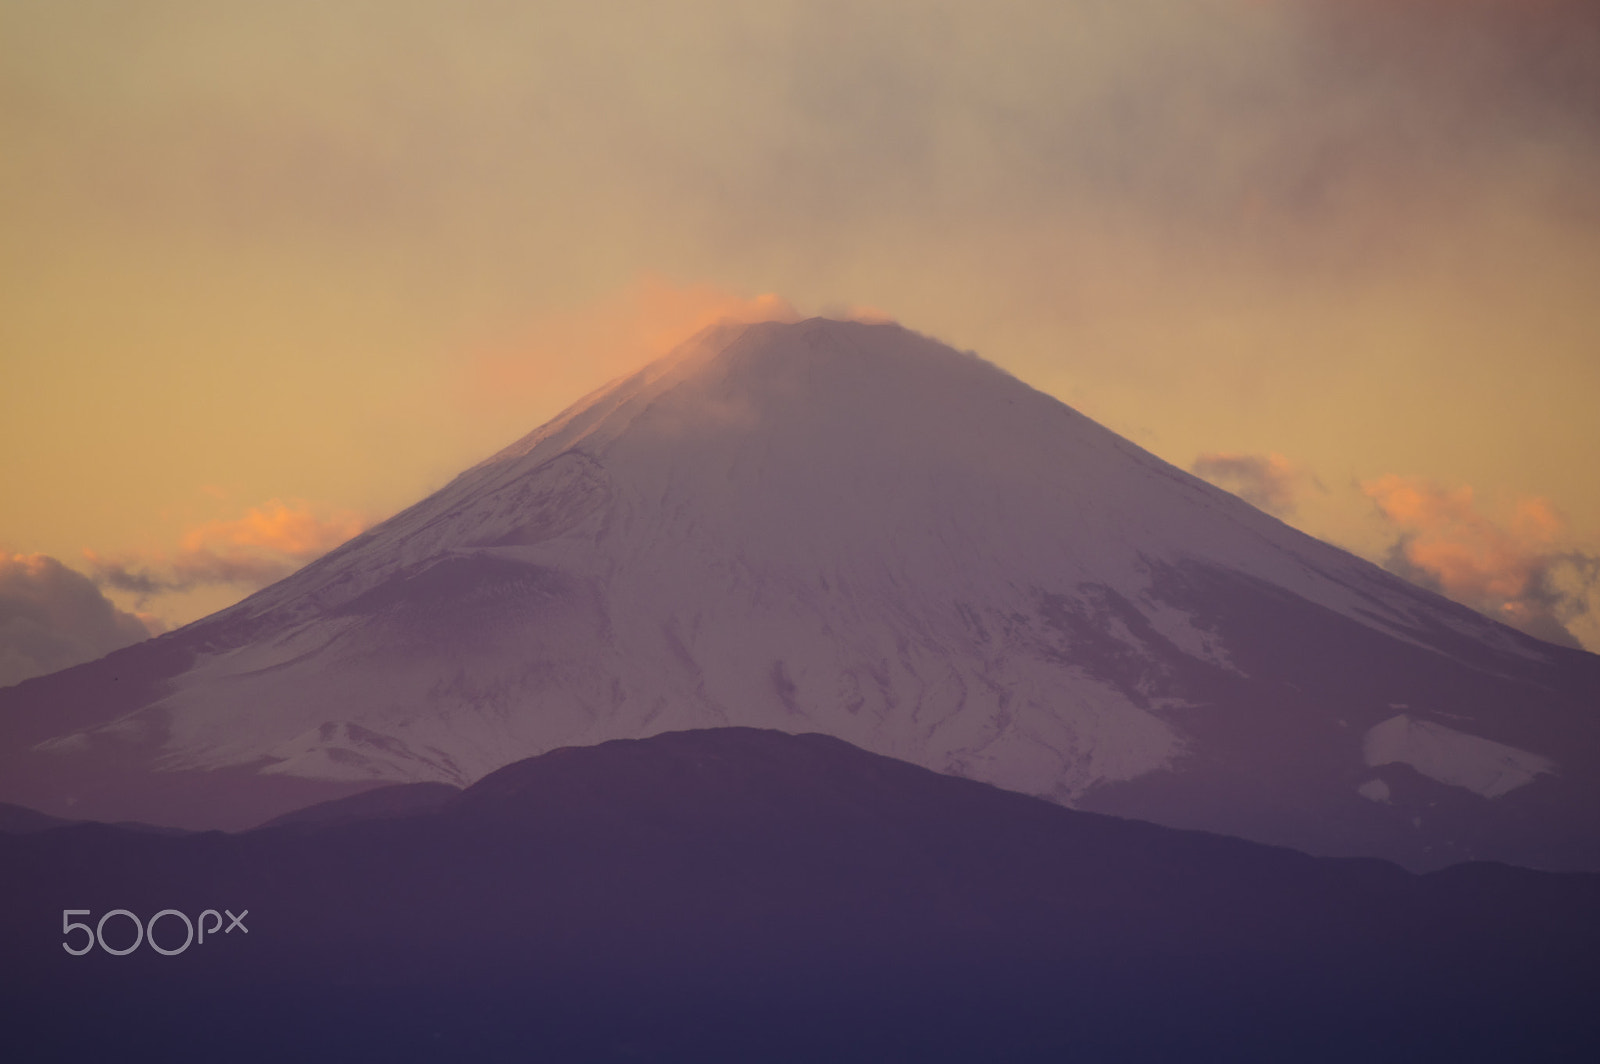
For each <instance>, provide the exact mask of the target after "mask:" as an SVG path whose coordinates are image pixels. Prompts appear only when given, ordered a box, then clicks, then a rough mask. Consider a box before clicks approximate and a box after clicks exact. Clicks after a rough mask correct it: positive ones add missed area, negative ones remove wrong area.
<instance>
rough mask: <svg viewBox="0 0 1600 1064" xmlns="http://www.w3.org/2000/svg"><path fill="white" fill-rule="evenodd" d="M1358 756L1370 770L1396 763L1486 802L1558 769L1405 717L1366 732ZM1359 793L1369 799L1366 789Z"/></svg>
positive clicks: (1542, 760)
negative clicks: (1407, 766) (1464, 790)
mask: <svg viewBox="0 0 1600 1064" xmlns="http://www.w3.org/2000/svg"><path fill="white" fill-rule="evenodd" d="M1361 752H1362V757H1363V760H1365V762H1366V764H1367V766H1368V767H1369V768H1376V767H1377V766H1379V765H1390V764H1394V763H1396V762H1398V763H1400V764H1404V765H1410V766H1411V767H1412V768H1414V769H1416V770H1417V771H1418V772H1420V773H1421V774H1422V775H1424V776H1426V777H1428V778H1429V779H1431V780H1434V781H1435V782H1437V783H1443V784H1445V785H1446V786H1450V787H1464V788H1465V789H1467V790H1469V791H1472V792H1473V793H1474V794H1481V795H1482V796H1483V797H1485V798H1498V797H1500V796H1501V795H1503V794H1509V793H1511V792H1512V791H1514V790H1516V789H1517V788H1518V787H1523V786H1526V785H1527V784H1529V783H1532V782H1533V780H1534V778H1535V777H1537V776H1540V775H1543V774H1545V773H1554V772H1555V771H1556V766H1555V762H1553V761H1551V760H1550V759H1549V758H1547V757H1541V756H1540V755H1538V754H1533V753H1529V752H1528V751H1526V750H1518V749H1517V748H1516V747H1514V746H1507V745H1506V744H1504V743H1497V742H1494V741H1493V740H1491V739H1484V738H1480V737H1479V736H1476V735H1468V734H1467V733H1466V732H1460V731H1456V730H1455V729H1454V728H1447V727H1445V726H1444V725H1443V724H1437V723H1435V722H1433V721H1429V720H1417V719H1416V718H1414V717H1411V716H1409V715H1407V714H1405V713H1401V714H1400V715H1399V716H1395V717H1390V718H1389V719H1388V720H1386V721H1383V722H1382V723H1381V724H1376V725H1373V727H1372V728H1370V729H1368V731H1367V734H1366V736H1365V738H1364V739H1363V740H1362V745H1361ZM1384 790H1385V792H1387V790H1388V788H1387V787H1385V788H1384ZM1362 794H1363V795H1364V796H1366V797H1372V795H1369V794H1367V792H1366V791H1363V792H1362ZM1385 796H1387V795H1385Z"/></svg>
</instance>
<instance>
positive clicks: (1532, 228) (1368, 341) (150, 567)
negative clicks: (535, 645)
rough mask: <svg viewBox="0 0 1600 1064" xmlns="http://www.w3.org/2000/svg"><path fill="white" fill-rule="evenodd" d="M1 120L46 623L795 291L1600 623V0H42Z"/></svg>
mask: <svg viewBox="0 0 1600 1064" xmlns="http://www.w3.org/2000/svg"><path fill="white" fill-rule="evenodd" d="M0 145H3V150H0V234H3V240H0V358H3V359H4V363H3V366H4V374H3V378H0V379H3V381H4V384H3V387H0V432H3V433H4V442H5V446H6V449H7V460H6V461H5V462H4V463H0V499H3V500H4V510H3V513H0V644H5V643H6V642H7V641H8V640H9V641H10V642H11V643H13V644H14V643H16V641H17V640H18V639H19V638H21V636H19V635H18V633H19V632H23V633H24V634H27V635H28V637H29V638H35V639H36V640H37V639H40V638H43V637H44V634H49V633H51V632H55V629H54V628H52V627H51V626H52V625H56V626H57V627H59V626H60V625H61V624H66V625H69V626H70V624H71V623H72V622H70V621H59V622H58V621H57V620H52V619H51V618H52V617H55V616H56V615H55V614H54V613H51V610H52V609H54V608H55V606H56V605H58V604H59V603H58V600H59V599H60V596H61V595H63V594H66V592H65V591H62V590H61V589H62V588H64V587H65V586H66V585H67V584H68V583H70V582H71V580H72V579H73V578H74V577H73V574H72V573H71V572H70V571H67V570H61V569H60V568H59V567H52V566H51V565H50V564H47V562H48V559H50V558H53V559H58V560H59V561H60V562H63V563H65V564H66V565H67V566H70V567H71V568H72V569H75V570H77V571H78V573H81V574H83V576H84V577H86V578H92V579H93V580H94V581H96V582H97V584H98V586H99V588H100V590H101V591H103V592H105V593H106V594H108V595H110V596H111V598H112V600H113V601H114V602H115V603H116V604H117V605H118V606H120V607H122V608H123V609H125V610H137V611H141V612H143V613H145V614H147V615H148V616H147V620H148V621H149V622H150V623H151V624H154V625H157V626H159V624H161V623H180V622H183V621H187V620H190V619H193V618H194V617H195V616H197V615H199V613H200V612H203V611H204V610H206V609H209V608H214V607H215V606H218V605H221V604H224V603H226V602H228V601H231V600H232V599H234V598H237V597H239V596H240V595H241V594H243V593H244V592H245V591H247V590H250V589H251V588H253V587H254V586H258V585H259V583H260V582H261V581H263V580H267V579H270V578H272V577H273V576H274V575H277V574H279V573H281V572H284V571H287V569H288V568H289V567H291V566H293V565H296V564H299V563H300V562H301V561H303V560H304V559H306V558H309V557H312V556H315V554H316V553H318V552H320V551H322V550H326V549H327V548H328V547H329V546H330V545H332V544H333V543H336V542H338V541H339V539H341V538H342V537H344V536H347V535H349V534H350V532H351V531H352V530H354V529H357V528H359V527H361V526H362V524H363V523H366V522H370V521H371V520H374V519H376V518H381V517H383V516H386V515H387V514H389V513H391V512H393V511H394V510H395V509H397V508H399V507H400V506H402V505H405V504H407V503H409V502H411V501H414V500H415V499H416V498H418V497H420V496H421V495H422V494H424V493H426V492H427V491H429V490H431V489H433V488H436V487H438V486H440V485H441V484H442V483H443V482H444V481H445V480H447V479H448V478H449V477H450V476H452V475H453V474H454V473H456V472H457V471H459V470H460V469H461V468H463V467H464V466H466V465H468V464H470V463H472V462H474V461H476V460H478V459H479V458H481V457H483V456H484V455H486V454H488V453H489V452H491V451H493V450H495V449H497V448H498V447H500V446H502V445H504V444H505V443H507V442H509V441H510V440H511V439H513V438H515V437H517V436H519V435H521V434H522V433H524V432H526V431H527V430H529V429H531V428H533V427H534V426H536V425H537V424H539V423H540V422H542V421H543V420H544V419H546V418H547V417H549V416H550V415H551V414H553V413H555V412H556V411H557V410H558V409H560V408H561V407H563V406H564V405H566V404H567V403H568V402H569V401H571V400H572V399H574V398H576V397H577V396H578V395H579V394H580V393H582V392H583V391H586V390H587V389H589V388H590V387H593V386H594V385H596V384H599V383H601V382H603V381H604V380H605V379H607V378H609V377H610V376H613V375H615V374H616V373H618V372H620V371H621V370H624V369H627V368H628V367H629V365H630V364H631V363H632V362H636V361H640V360H642V359H644V358H645V357H647V356H648V355H649V354H651V353H652V352H653V351H654V350H655V349H658V348H661V347H664V346H666V345H668V344H669V343H670V341H671V340H673V339H675V338H676V337H677V335H678V333H679V332H687V331H688V330H689V329H691V328H692V327H693V326H694V325H696V324H697V323H699V322H700V321H701V320H703V319H704V318H705V317H706V316H707V315H708V314H713V313H715V312H718V311H720V310H722V309H727V308H732V307H736V306H739V305H740V301H741V300H748V299H751V298H753V297H756V296H758V295H761V294H764V293H776V294H778V295H779V296H781V297H783V298H784V299H786V300H788V301H789V302H790V303H792V304H793V305H794V306H796V307H798V308H799V309H800V310H801V311H802V312H806V313H817V312H826V313H845V312H847V311H848V308H852V307H871V308H876V309H877V310H878V311H881V312H883V313H885V314H887V315H890V316H893V317H894V318H896V319H897V320H899V321H901V322H903V323H904V324H906V325H908V326H910V327H912V328H914V329H917V330H918V331H921V332H924V333H927V334H930V335H933V336H936V337H938V338H940V339H943V340H945V341H947V342H949V343H952V344H954V345H955V346H958V347H961V348H968V349H973V350H976V351H978V352H979V353H980V354H982V355H984V356H985V357H987V358H989V359H991V360H992V361H995V362H997V363H999V364H1000V365H1002V366H1004V367H1006V368H1007V369H1009V370H1011V371H1012V372H1013V373H1015V374H1016V375H1017V376H1019V377H1021V378H1022V379H1023V380H1025V381H1027V382H1029V383H1030V384H1033V385H1034V386H1036V387H1039V388H1041V389H1043V390H1045V391H1048V392H1050V393H1052V394H1054V395H1057V396H1059V397H1060V398H1061V399H1063V400H1064V401H1066V402H1068V403H1070V404H1072V405H1074V406H1076V407H1077V408H1078V409H1080V410H1082V411H1084V412H1085V413H1087V414H1089V415H1090V416H1092V417H1094V418H1096V419H1098V420H1100V421H1101V422H1103V423H1105V424H1106V425H1108V426H1109V427H1111V428H1113V429H1115V430H1117V431H1118V432H1121V433H1123V434H1124V435H1127V436H1128V437H1130V438H1131V439H1133V440H1134V441H1135V442H1137V443H1139V444H1141V445H1143V446H1145V447H1147V448H1149V449H1151V450H1153V451H1154V452H1156V453H1157V454H1159V455H1161V456H1162V457H1164V458H1166V459H1168V460H1169V461H1171V462H1173V463H1175V464H1177V465H1180V466H1183V467H1185V468H1194V469H1196V470H1197V471H1199V472H1202V473H1203V474H1204V475H1206V476H1208V477H1210V478H1212V479H1213V480H1215V481H1217V482H1218V483H1222V484H1225V485H1227V486H1229V487H1231V488H1233V489H1234V490H1238V491H1239V492H1240V493H1241V494H1244V495H1246V497H1248V498H1250V499H1251V500H1252V501H1254V502H1256V503H1257V504H1258V505H1261V506H1263V507H1264V508H1267V509H1269V510H1272V511H1273V512H1276V513H1278V514H1280V515H1281V516H1283V517H1284V518H1285V519H1287V520H1289V521H1291V522H1292V523H1295V524H1297V525H1299V526H1300V527H1302V528H1305V529H1306V530H1307V531H1310V532H1312V533H1314V534H1317V535H1321V536H1323V537H1324V538H1328V539H1331V540H1333V541H1334V542H1337V543H1340V544H1341V545H1344V546H1347V547H1350V548H1352V549H1355V550H1357V551H1358V552H1360V553H1363V554H1365V555H1366V556H1368V557H1371V558H1374V559H1375V560H1381V561H1386V562H1387V563H1388V564H1390V565H1391V567H1394V568H1396V569H1398V570H1400V571H1403V572H1405V573H1407V574H1408V575H1410V576H1412V577H1413V578H1415V579H1418V580H1419V581H1421V582H1424V583H1428V584H1430V586H1434V587H1439V588H1442V589H1444V590H1446V591H1447V592H1449V593H1451V594H1453V595H1455V596H1456V597H1458V598H1460V599H1462V600H1463V601H1468V602H1471V603H1472V604H1474V605H1477V606H1479V607H1480V608H1483V609H1486V610H1488V611H1490V612H1494V613H1496V615H1497V616H1503V617H1505V618H1506V619H1508V620H1513V621H1516V622H1517V623H1522V624H1524V625H1526V626H1528V627H1530V628H1531V629H1533V630H1537V631H1541V632H1544V633H1545V634H1547V635H1553V636H1555V637H1558V638H1560V637H1563V635H1564V633H1562V632H1561V630H1560V629H1558V628H1555V627H1553V626H1554V625H1558V624H1565V626H1566V628H1567V630H1569V631H1570V632H1572V633H1574V634H1576V635H1577V636H1578V637H1579V638H1580V639H1582V640H1584V641H1585V642H1586V643H1587V645H1589V646H1590V647H1591V648H1600V623H1597V622H1596V619H1595V617H1594V616H1593V615H1592V614H1590V615H1584V614H1582V613H1581V612H1580V611H1581V610H1582V608H1583V606H1584V605H1585V603H1586V602H1593V603H1594V607H1595V610H1596V611H1600V599H1597V597H1596V595H1595V593H1594V592H1595V584H1596V579H1597V575H1600V573H1597V569H1600V563H1597V562H1596V560H1595V559H1596V556H1597V555H1600V490H1597V486H1596V477H1595V474H1594V469H1595V468H1596V465H1597V463H1600V427H1597V423H1596V421H1597V419H1596V411H1597V409H1600V5H1597V4H1594V3H1592V2H1590V0H1515V2H1514V0H1159V2H1157V0H1104V2H1098V0H1040V2H1027V3H1023V2H994V0H990V2H985V3H982V4H979V3H960V4H952V3H936V2H931V0H917V2H903V3H901V2H876V0H851V2H848V3H760V4H752V3H734V2H701V3H676V2H667V0H658V2H652V3H601V2H589V3H539V4H530V3H513V2H494V0H448V2H442V0H441V2H403V0H381V2H380V0H370V2H358V0H340V2H329V0H317V2H311V0H275V2H272V3H248V2H226V3H224V2H218V0H195V2H175V0H147V2H142V3H139V4H128V3H125V2H121V0H105V2H95V0H73V2H71V3H61V2H60V0H43V2H22V0H0ZM85 552H90V553H87V554H86V553H85ZM35 555H44V556H47V558H46V559H44V560H41V559H39V558H36V557H34V556H35ZM82 583H84V584H85V586H87V581H82ZM82 593H83V588H82V587H76V588H74V589H73V590H72V594H73V595H77V596H79V598H77V599H74V600H73V601H75V602H76V601H79V599H81V596H82ZM58 612H59V611H58ZM69 612H70V611H69ZM90 612H92V611H90ZM71 615H72V616H78V614H71ZM82 615H83V616H88V614H87V613H84V614H82ZM95 617H96V619H95V621H94V624H95V625H98V626H99V627H97V628H95V631H96V632H100V633H105V632H112V631H122V630H125V625H124V627H123V628H118V627H117V625H118V624H122V623H123V622H121V621H120V620H117V621H116V623H113V622H112V621H108V620H107V618H106V617H104V616H100V615H99V614H96V615H95ZM85 623H87V622H85ZM108 624H109V625H111V627H109V628H108V627H107V625H108ZM41 633H43V634H41ZM55 634H56V635H60V634H61V633H60V632H55ZM96 638H99V637H98V636H97V637H96ZM107 638H110V637H109V636H107ZM85 645H87V644H85ZM96 645H98V644H96ZM0 660H4V656H3V655H0ZM41 660H42V659H41ZM52 660H54V659H52ZM0 682H6V680H5V677H4V676H3V675H0Z"/></svg>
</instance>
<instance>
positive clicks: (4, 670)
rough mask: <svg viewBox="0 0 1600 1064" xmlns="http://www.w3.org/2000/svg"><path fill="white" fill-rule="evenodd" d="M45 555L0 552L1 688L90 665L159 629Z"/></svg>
mask: <svg viewBox="0 0 1600 1064" xmlns="http://www.w3.org/2000/svg"><path fill="white" fill-rule="evenodd" d="M161 627H162V626H161V624H160V622H159V621H156V620H155V619H154V618H152V617H141V616H137V615H135V614H132V613H127V612H125V611H123V610H119V609H117V607H116V606H115V605H113V604H112V603H111V601H110V600H109V599H107V598H106V597H105V596H104V595H103V594H101V592H100V589H99V588H97V587H96V586H95V585H94V582H93V581H92V580H90V579H89V578H88V577H86V576H84V575H83V574H82V573H78V572H75V571H73V570H72V569H69V568H67V567H66V566H65V565H62V564H61V563H60V562H59V561H57V560H56V559H55V558H52V557H50V556H49V555H46V554H0V687H3V686H7V685H9V684H14V683H20V682H21V681H23V680H25V679H27V678H28V677H30V676H40V675H43V674H45V673H49V672H55V671H56V670H58V669H65V668H68V667H70V666H72V665H77V664H79V663H80V662H84V661H92V660H93V659H95V658H98V657H100V656H101V655H103V654H109V653H111V651H113V650H117V649H118V648H120V647H125V646H127V645H128V644H130V643H137V642H138V641H139V640H141V639H145V638H147V637H149V636H151V635H154V634H155V633H156V632H158V631H160V630H161Z"/></svg>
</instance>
